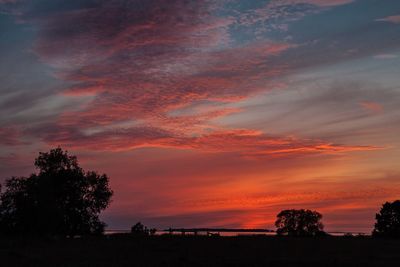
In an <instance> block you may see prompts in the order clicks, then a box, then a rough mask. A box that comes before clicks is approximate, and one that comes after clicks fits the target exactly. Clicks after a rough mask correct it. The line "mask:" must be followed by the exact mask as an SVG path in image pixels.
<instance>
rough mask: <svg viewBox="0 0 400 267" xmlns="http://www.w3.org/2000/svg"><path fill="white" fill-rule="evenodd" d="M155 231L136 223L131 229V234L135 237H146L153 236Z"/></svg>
mask: <svg viewBox="0 0 400 267" xmlns="http://www.w3.org/2000/svg"><path fill="white" fill-rule="evenodd" d="M156 232H157V229H155V228H150V229H149V228H147V227H146V226H144V225H143V224H142V223H141V222H138V223H136V224H135V225H134V226H132V227H131V234H132V235H136V236H148V235H155V234H156Z"/></svg>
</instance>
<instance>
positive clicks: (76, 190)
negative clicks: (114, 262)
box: [0, 148, 113, 236]
mask: <svg viewBox="0 0 400 267" xmlns="http://www.w3.org/2000/svg"><path fill="white" fill-rule="evenodd" d="M35 167H36V169H37V170H38V172H37V173H36V174H31V175H30V176H29V177H12V178H10V179H8V180H6V182H5V190H4V192H1V194H0V231H1V232H3V233H7V234H22V235H61V236H75V235H86V234H97V233H102V232H103V231H104V227H105V224H104V223H103V222H101V221H100V219H99V214H100V212H101V211H102V210H104V209H105V208H107V207H108V205H109V203H110V200H111V197H112V194H113V192H112V190H111V189H110V186H109V178H108V176H107V175H106V174H101V175H99V174H98V173H97V172H94V171H88V172H85V171H84V170H83V169H82V168H81V167H80V166H79V164H78V160H77V158H76V157H75V156H71V155H69V154H68V152H67V151H63V150H62V149H61V148H56V149H52V150H50V152H45V153H43V152H40V153H39V156H38V157H37V158H36V160H35Z"/></svg>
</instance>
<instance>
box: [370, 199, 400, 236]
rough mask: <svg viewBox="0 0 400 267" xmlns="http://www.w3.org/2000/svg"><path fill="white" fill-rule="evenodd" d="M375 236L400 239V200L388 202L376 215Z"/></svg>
mask: <svg viewBox="0 0 400 267" xmlns="http://www.w3.org/2000/svg"><path fill="white" fill-rule="evenodd" d="M372 234H373V235H374V236H381V237H397V238H398V237H400V200H396V201H393V202H386V203H385V204H383V206H382V208H381V210H380V212H379V213H377V214H376V223H375V228H374V230H373V232H372Z"/></svg>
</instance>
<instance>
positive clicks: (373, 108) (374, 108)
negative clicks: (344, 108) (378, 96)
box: [360, 101, 383, 113]
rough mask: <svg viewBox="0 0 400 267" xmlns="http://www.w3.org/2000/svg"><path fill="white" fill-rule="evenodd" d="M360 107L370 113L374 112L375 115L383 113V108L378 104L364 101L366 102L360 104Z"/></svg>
mask: <svg viewBox="0 0 400 267" xmlns="http://www.w3.org/2000/svg"><path fill="white" fill-rule="evenodd" d="M360 106H361V107H362V108H363V109H365V110H367V111H369V112H373V113H381V112H383V106H382V105H381V104H379V103H376V102H371V101H364V102H361V103H360Z"/></svg>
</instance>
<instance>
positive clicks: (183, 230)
mask: <svg viewBox="0 0 400 267" xmlns="http://www.w3.org/2000/svg"><path fill="white" fill-rule="evenodd" d="M163 231H164V232H169V233H171V234H173V233H176V232H177V233H181V234H186V233H193V234H195V235H196V234H198V233H200V232H203V233H204V232H206V233H275V231H274V230H269V229H233V228H168V229H164V230H163Z"/></svg>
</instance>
